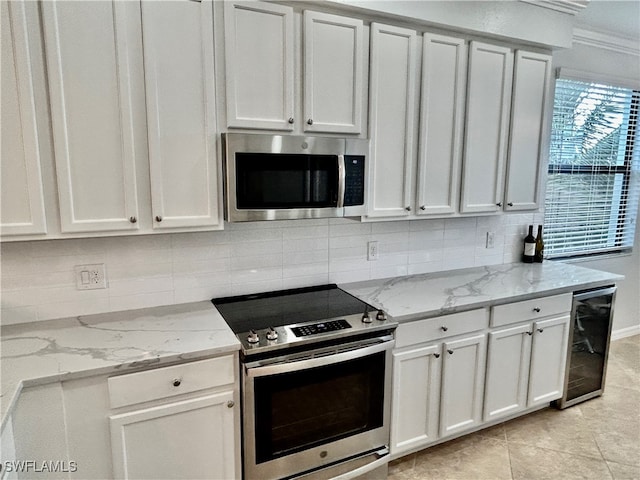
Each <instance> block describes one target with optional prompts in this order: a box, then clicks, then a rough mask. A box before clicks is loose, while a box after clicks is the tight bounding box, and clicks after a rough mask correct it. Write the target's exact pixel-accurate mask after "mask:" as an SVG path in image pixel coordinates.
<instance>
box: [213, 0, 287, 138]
mask: <svg viewBox="0 0 640 480" xmlns="http://www.w3.org/2000/svg"><path fill="white" fill-rule="evenodd" d="M224 29H225V63H226V102H227V125H228V126H229V127H230V128H231V127H239V128H262V129H273V130H293V126H294V122H295V119H294V106H293V79H294V71H293V50H294V44H293V9H292V8H290V7H286V6H282V5H275V4H271V3H258V2H231V1H229V2H224Z"/></svg>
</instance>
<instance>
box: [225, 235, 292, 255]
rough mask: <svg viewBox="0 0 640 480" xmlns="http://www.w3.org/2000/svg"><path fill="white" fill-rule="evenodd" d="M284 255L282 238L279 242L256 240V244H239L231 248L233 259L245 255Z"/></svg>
mask: <svg viewBox="0 0 640 480" xmlns="http://www.w3.org/2000/svg"><path fill="white" fill-rule="evenodd" d="M276 253H278V254H282V238H280V239H278V240H256V241H254V242H237V243H234V244H233V245H232V246H231V256H232V258H237V257H242V256H245V255H272V254H276Z"/></svg>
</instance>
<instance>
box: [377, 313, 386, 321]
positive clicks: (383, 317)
mask: <svg viewBox="0 0 640 480" xmlns="http://www.w3.org/2000/svg"><path fill="white" fill-rule="evenodd" d="M386 319H387V314H386V313H384V312H383V311H382V310H378V313H376V320H379V321H381V322H384V321H385V320H386Z"/></svg>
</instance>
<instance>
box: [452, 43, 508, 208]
mask: <svg viewBox="0 0 640 480" xmlns="http://www.w3.org/2000/svg"><path fill="white" fill-rule="evenodd" d="M512 74H513V51H512V50H511V49H510V48H505V47H499V46H495V45H489V44H485V43H480V42H475V41H472V42H471V44H470V53H469V75H468V83H467V111H466V126H465V139H464V160H463V177H462V196H461V205H460V211H461V212H463V213H481V212H497V211H501V210H502V197H503V186H504V169H505V161H506V153H507V134H508V127H509V107H510V99H511V83H512Z"/></svg>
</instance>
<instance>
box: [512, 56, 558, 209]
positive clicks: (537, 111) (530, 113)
mask: <svg viewBox="0 0 640 480" xmlns="http://www.w3.org/2000/svg"><path fill="white" fill-rule="evenodd" d="M550 78H551V56H550V55H541V54H536V53H529V52H523V51H521V50H519V51H517V52H516V56H515V63H514V74H513V99H512V104H511V137H510V140H509V162H508V168H507V183H506V194H505V202H506V204H505V209H506V210H535V209H536V208H538V199H539V176H540V166H541V165H546V162H545V161H543V160H544V158H543V156H544V155H545V154H546V148H545V147H546V142H545V141H544V139H545V136H546V134H547V130H548V129H547V120H548V115H547V111H548V109H549V108H548V103H549V102H548V100H549V83H550Z"/></svg>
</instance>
